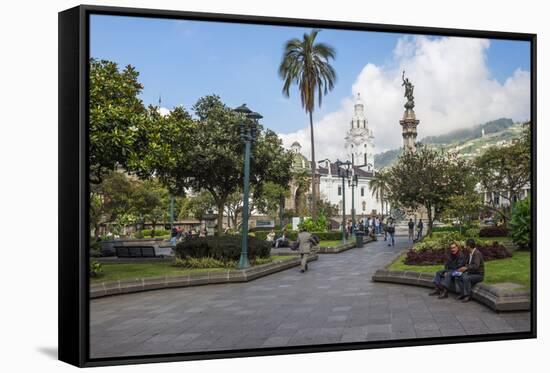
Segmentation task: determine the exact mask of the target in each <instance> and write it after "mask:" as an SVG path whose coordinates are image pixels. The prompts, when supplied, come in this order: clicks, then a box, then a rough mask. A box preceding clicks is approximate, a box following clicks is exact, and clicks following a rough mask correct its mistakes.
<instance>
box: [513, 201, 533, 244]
mask: <svg viewBox="0 0 550 373" xmlns="http://www.w3.org/2000/svg"><path fill="white" fill-rule="evenodd" d="M531 231H532V226H531V197H527V198H524V199H522V200H521V201H517V202H516V203H515V204H514V208H513V209H512V218H511V219H510V233H511V235H512V241H513V242H514V243H515V244H516V245H518V246H519V247H520V248H522V249H530V248H531V246H532V242H531Z"/></svg>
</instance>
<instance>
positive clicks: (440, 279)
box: [430, 242, 466, 299]
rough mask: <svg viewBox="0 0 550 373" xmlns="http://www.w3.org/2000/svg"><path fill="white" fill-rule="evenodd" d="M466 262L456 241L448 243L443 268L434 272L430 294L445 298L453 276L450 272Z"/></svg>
mask: <svg viewBox="0 0 550 373" xmlns="http://www.w3.org/2000/svg"><path fill="white" fill-rule="evenodd" d="M465 263H466V261H465V258H464V254H463V253H462V251H461V250H460V248H459V247H458V244H457V243H456V242H452V243H451V245H450V250H449V255H448V256H447V261H446V262H445V267H444V269H441V270H439V271H437V272H436V273H435V277H434V280H433V283H434V286H435V290H434V291H432V292H431V293H430V295H438V296H439V297H438V298H439V299H443V298H447V297H448V296H449V295H448V290H449V289H450V287H451V284H452V280H453V278H454V277H453V276H452V273H453V272H454V271H456V270H458V268H460V267H463V266H464V264H465Z"/></svg>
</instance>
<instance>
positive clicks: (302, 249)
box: [296, 228, 319, 273]
mask: <svg viewBox="0 0 550 373" xmlns="http://www.w3.org/2000/svg"><path fill="white" fill-rule="evenodd" d="M296 241H297V244H298V251H299V253H300V256H301V259H302V260H301V262H300V272H302V273H304V272H305V271H307V269H308V268H307V259H308V257H309V254H310V253H311V247H312V246H315V245H317V244H318V243H319V240H317V238H316V237H315V236H313V235H312V234H311V233H309V232H306V231H305V230H304V229H303V228H302V229H300V233H298V239H297V240H296Z"/></svg>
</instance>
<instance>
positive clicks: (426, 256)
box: [405, 242, 512, 265]
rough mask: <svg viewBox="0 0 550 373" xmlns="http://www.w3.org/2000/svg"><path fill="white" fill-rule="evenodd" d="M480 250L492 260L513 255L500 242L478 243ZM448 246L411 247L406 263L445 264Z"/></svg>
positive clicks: (486, 258)
mask: <svg viewBox="0 0 550 373" xmlns="http://www.w3.org/2000/svg"><path fill="white" fill-rule="evenodd" d="M477 248H478V250H479V251H480V252H481V254H482V255H483V260H485V261H490V260H495V259H503V258H509V257H511V256H512V255H511V254H510V253H509V252H508V250H506V248H505V247H504V246H503V245H501V244H499V243H498V242H493V243H492V244H485V245H478V246H477ZM447 250H448V249H447V246H440V247H435V245H434V246H432V247H430V248H422V249H421V250H418V249H416V246H415V248H414V249H411V250H409V251H408V252H407V256H406V258H405V264H408V265H434V264H443V263H445V261H446V259H447Z"/></svg>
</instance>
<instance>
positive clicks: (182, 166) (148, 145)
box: [133, 106, 202, 196]
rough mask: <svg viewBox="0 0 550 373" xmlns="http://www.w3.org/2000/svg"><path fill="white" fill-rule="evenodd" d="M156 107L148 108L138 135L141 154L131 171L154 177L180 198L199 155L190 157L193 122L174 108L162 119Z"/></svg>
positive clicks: (188, 115) (198, 159)
mask: <svg viewBox="0 0 550 373" xmlns="http://www.w3.org/2000/svg"><path fill="white" fill-rule="evenodd" d="M158 109H159V108H158V107H154V106H150V107H149V108H148V111H147V121H146V123H147V125H146V126H144V127H143V128H142V130H141V131H140V134H139V141H138V143H139V145H140V147H141V149H142V154H141V157H140V159H139V160H137V161H136V162H134V164H133V169H134V170H135V171H136V173H137V174H138V175H139V176H140V177H141V178H142V179H148V178H151V177H153V176H154V177H156V178H158V180H159V181H160V182H161V183H162V184H163V185H164V186H166V187H167V188H168V192H169V193H170V194H171V195H175V196H184V195H185V191H186V188H187V187H188V184H189V183H188V179H189V177H191V169H192V168H194V167H199V165H200V162H201V160H202V155H195V156H193V155H192V154H191V151H190V149H191V147H192V144H193V141H194V139H193V133H194V132H195V131H198V130H199V129H198V128H197V125H196V123H195V121H193V119H192V118H191V115H190V114H189V112H187V111H186V110H185V109H184V108H183V107H176V108H174V109H173V110H172V111H170V113H169V114H168V115H166V116H163V115H160V112H159V110H158Z"/></svg>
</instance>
